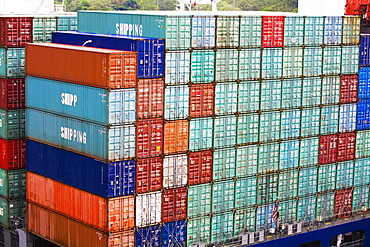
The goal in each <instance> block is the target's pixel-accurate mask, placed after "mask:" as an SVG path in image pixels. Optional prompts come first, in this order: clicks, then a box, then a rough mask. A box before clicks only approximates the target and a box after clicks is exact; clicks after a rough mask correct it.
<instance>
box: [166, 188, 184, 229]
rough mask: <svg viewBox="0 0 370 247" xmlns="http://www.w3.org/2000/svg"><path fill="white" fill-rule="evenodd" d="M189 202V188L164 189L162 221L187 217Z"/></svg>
mask: <svg viewBox="0 0 370 247" xmlns="http://www.w3.org/2000/svg"><path fill="white" fill-rule="evenodd" d="M187 202H188V190H187V188H185V187H182V188H177V189H170V190H164V191H163V193H162V221H163V222H164V223H168V222H174V221H178V220H184V219H186V211H187V210H186V208H187Z"/></svg>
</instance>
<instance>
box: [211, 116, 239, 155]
mask: <svg viewBox="0 0 370 247" xmlns="http://www.w3.org/2000/svg"><path fill="white" fill-rule="evenodd" d="M236 121H237V117H236V116H218V117H216V118H215V119H214V133H213V147H214V148H226V147H232V146H234V145H235V144H236V129H237V123H236Z"/></svg>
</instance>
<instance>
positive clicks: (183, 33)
mask: <svg viewBox="0 0 370 247" xmlns="http://www.w3.org/2000/svg"><path fill="white" fill-rule="evenodd" d="M190 15H191V14H190V12H189V14H182V15H181V14H179V12H171V11H168V12H165V11H163V12H160V11H155V12H150V11H147V12H145V11H144V12H141V13H140V15H138V13H137V12H134V11H132V12H130V11H125V12H109V11H79V12H78V14H77V22H78V31H79V32H87V33H102V34H116V35H128V36H143V37H153V38H165V39H166V49H169V50H181V49H189V48H190V47H191V25H192V20H191V16H190Z"/></svg>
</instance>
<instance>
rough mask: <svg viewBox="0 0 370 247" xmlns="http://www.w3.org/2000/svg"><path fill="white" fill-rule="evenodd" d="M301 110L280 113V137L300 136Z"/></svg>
mask: <svg viewBox="0 0 370 247" xmlns="http://www.w3.org/2000/svg"><path fill="white" fill-rule="evenodd" d="M300 129H301V111H300V110H288V111H283V112H282V113H281V136H280V137H281V139H290V138H296V137H299V136H300Z"/></svg>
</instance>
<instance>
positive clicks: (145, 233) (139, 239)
mask: <svg viewBox="0 0 370 247" xmlns="http://www.w3.org/2000/svg"><path fill="white" fill-rule="evenodd" d="M135 235H136V236H135V239H136V244H135V246H136V247H147V246H151V247H160V246H162V245H161V226H160V225H154V226H148V227H144V228H137V229H136V234H135Z"/></svg>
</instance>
